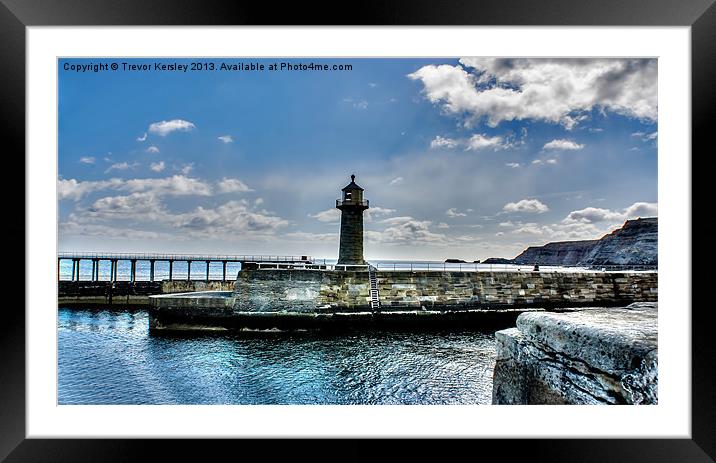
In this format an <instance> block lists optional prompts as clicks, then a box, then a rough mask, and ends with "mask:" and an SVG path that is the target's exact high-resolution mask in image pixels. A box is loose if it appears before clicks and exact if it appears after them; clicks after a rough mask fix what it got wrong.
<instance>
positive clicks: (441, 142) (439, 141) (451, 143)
mask: <svg viewBox="0 0 716 463" xmlns="http://www.w3.org/2000/svg"><path fill="white" fill-rule="evenodd" d="M458 145H460V142H458V141H457V140H453V139H452V138H444V137H441V136H440V135H437V136H436V137H435V138H434V139H433V140H432V141H431V142H430V148H432V149H436V148H445V149H452V148H455V147H457V146H458Z"/></svg>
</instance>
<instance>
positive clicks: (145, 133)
mask: <svg viewBox="0 0 716 463" xmlns="http://www.w3.org/2000/svg"><path fill="white" fill-rule="evenodd" d="M146 139H147V132H144V135H142V136H141V137H137V141H145V140H146Z"/></svg>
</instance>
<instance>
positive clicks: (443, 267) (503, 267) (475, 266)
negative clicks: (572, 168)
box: [247, 259, 657, 272]
mask: <svg viewBox="0 0 716 463" xmlns="http://www.w3.org/2000/svg"><path fill="white" fill-rule="evenodd" d="M247 264H252V265H254V266H255V268H258V269H296V270H301V269H303V270H331V271H333V270H343V271H349V270H353V271H367V270H368V267H369V266H372V267H373V268H374V269H375V270H376V271H395V272H398V271H404V272H415V271H431V272H433V271H434V272H450V271H461V272H465V271H474V272H494V271H502V272H505V271H506V272H533V271H541V272H595V271H596V272H623V271H639V272H650V271H656V270H657V266H656V265H591V266H585V265H539V266H538V267H537V268H536V269H535V265H534V264H522V265H520V264H480V263H470V262H466V263H451V262H388V263H386V262H377V263H371V264H365V265H343V264H340V265H339V264H333V263H330V264H329V263H327V259H323V260H321V259H318V260H317V261H316V260H314V261H313V263H311V264H282V263H273V262H253V263H251V262H247Z"/></svg>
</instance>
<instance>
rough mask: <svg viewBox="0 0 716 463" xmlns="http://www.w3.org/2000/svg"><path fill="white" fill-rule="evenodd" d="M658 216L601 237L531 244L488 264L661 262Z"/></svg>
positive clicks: (638, 220)
mask: <svg viewBox="0 0 716 463" xmlns="http://www.w3.org/2000/svg"><path fill="white" fill-rule="evenodd" d="M658 231H659V223H658V219H657V218H656V217H651V218H646V219H636V220H627V221H626V222H625V223H624V225H623V226H622V228H619V229H617V230H614V231H613V232H612V233H610V234H608V235H605V236H603V237H602V238H600V239H598V240H586V241H558V242H554V243H547V244H545V245H544V246H530V247H529V248H527V249H525V250H524V251H523V252H522V253H521V254H520V255H519V256H517V257H515V258H514V259H499V258H492V259H487V260H485V261H484V263H498V261H499V263H513V264H519V265H525V264H534V263H539V264H541V265H657V263H658V241H657V237H658Z"/></svg>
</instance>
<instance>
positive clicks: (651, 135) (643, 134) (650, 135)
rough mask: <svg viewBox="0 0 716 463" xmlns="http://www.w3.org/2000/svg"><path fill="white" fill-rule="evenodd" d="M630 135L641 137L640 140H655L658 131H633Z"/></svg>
mask: <svg viewBox="0 0 716 463" xmlns="http://www.w3.org/2000/svg"><path fill="white" fill-rule="evenodd" d="M631 136H632V137H636V138H639V139H641V141H651V140H656V138H657V137H658V136H659V132H650V133H646V132H634V133H632V134H631Z"/></svg>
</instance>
